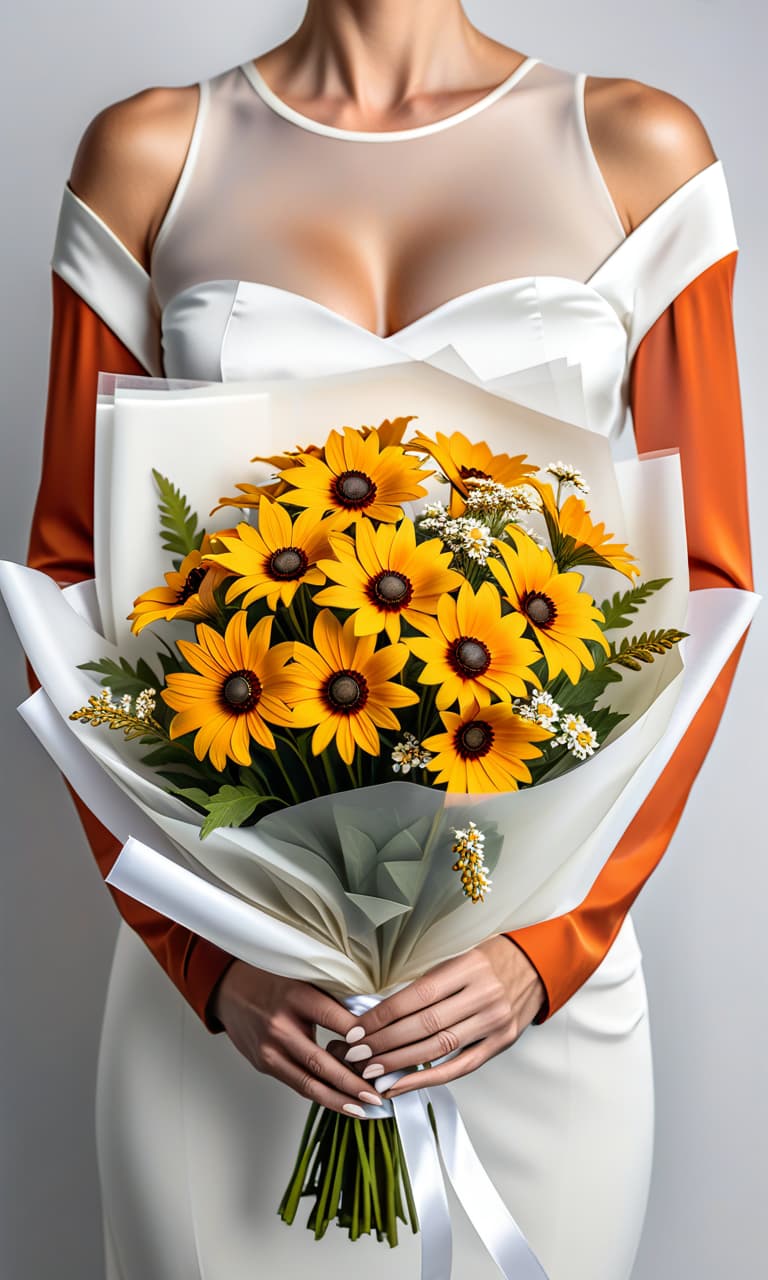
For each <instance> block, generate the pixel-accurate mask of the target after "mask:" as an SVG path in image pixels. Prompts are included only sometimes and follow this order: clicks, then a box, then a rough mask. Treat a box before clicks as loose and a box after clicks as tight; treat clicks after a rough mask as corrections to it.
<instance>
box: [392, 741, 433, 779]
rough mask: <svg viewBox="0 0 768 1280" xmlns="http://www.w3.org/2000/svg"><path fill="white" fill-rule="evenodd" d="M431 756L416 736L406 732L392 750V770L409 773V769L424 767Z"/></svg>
mask: <svg viewBox="0 0 768 1280" xmlns="http://www.w3.org/2000/svg"><path fill="white" fill-rule="evenodd" d="M431 759H432V756H431V755H430V753H429V751H425V750H424V748H423V746H422V745H421V743H420V742H419V740H418V738H416V737H414V735H413V734H412V733H406V734H405V736H404V738H403V740H402V742H398V743H397V745H396V747H395V749H394V751H393V752H392V761H393V763H392V772H393V773H410V771H411V769H425V768H426V766H427V765H428V764H429V762H430V760H431Z"/></svg>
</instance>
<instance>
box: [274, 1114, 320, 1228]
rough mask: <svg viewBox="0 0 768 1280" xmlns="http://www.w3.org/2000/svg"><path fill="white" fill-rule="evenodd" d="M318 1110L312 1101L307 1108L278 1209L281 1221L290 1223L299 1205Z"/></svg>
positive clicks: (312, 1145) (312, 1143) (312, 1144)
mask: <svg viewBox="0 0 768 1280" xmlns="http://www.w3.org/2000/svg"><path fill="white" fill-rule="evenodd" d="M319 1111H320V1104H319V1103H317V1102H313V1103H312V1106H311V1107H310V1109H309V1115H308V1116H307V1123H306V1124H305V1125H304V1132H303V1134H302V1135H301V1142H300V1143H299V1152H298V1155H297V1157H296V1163H295V1165H294V1166H293V1172H292V1174H291V1177H290V1181H289V1183H288V1188H287V1190H286V1193H285V1195H284V1196H283V1199H282V1201H281V1203H280V1208H279V1210H278V1212H279V1214H280V1217H281V1218H282V1219H283V1222H288V1223H291V1222H293V1220H294V1218H295V1217H296V1210H297V1209H298V1207H299V1200H300V1198H301V1192H302V1188H303V1185H304V1175H305V1173H306V1171H307V1166H308V1164H309V1158H310V1155H311V1154H312V1148H313V1147H314V1139H313V1140H310V1134H311V1133H312V1129H313V1127H314V1123H315V1120H316V1119H317V1115H318V1112H319Z"/></svg>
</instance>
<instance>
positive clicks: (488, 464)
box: [406, 431, 537, 516]
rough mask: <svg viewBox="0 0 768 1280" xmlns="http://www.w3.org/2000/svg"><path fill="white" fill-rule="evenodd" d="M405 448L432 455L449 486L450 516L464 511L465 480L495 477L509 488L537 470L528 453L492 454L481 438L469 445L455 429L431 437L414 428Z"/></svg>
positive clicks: (497, 481) (498, 482)
mask: <svg viewBox="0 0 768 1280" xmlns="http://www.w3.org/2000/svg"><path fill="white" fill-rule="evenodd" d="M406 448H408V449H419V450H420V451H421V452H422V453H427V454H429V456H430V458H434V460H435V462H436V463H437V464H438V466H439V467H440V470H441V471H442V473H443V475H444V476H445V477H446V479H447V480H448V481H449V482H450V485H451V498H450V502H449V504H448V511H449V514H450V515H452V516H459V515H461V513H462V511H463V510H464V500H465V499H466V498H467V497H468V495H469V486H468V485H467V483H466V482H467V480H468V479H470V478H471V477H476V478H477V479H478V480H495V481H496V483H497V484H501V485H504V487H505V488H512V486H514V485H516V484H520V483H521V482H522V481H524V480H526V479H527V477H528V476H529V475H531V474H532V473H533V472H535V471H536V470H537V468H536V467H535V466H533V465H532V464H531V463H528V462H525V461H524V459H525V458H526V457H527V454H525V453H519V454H516V455H514V456H513V457H509V455H508V454H506V453H492V452H491V450H490V449H489V448H488V445H487V444H484V443H483V442H482V441H480V442H479V443H478V444H472V443H471V442H470V441H469V440H468V439H467V437H466V436H464V435H462V434H461V432H460V431H454V432H453V434H452V435H450V436H446V435H443V434H442V432H440V431H438V432H437V433H436V435H435V437H434V439H432V438H431V437H430V436H425V435H423V434H422V432H421V431H417V432H416V435H415V436H413V438H412V439H411V440H409V441H408V444H407V446H406Z"/></svg>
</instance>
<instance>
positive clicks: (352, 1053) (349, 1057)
mask: <svg viewBox="0 0 768 1280" xmlns="http://www.w3.org/2000/svg"><path fill="white" fill-rule="evenodd" d="M372 1056H373V1050H372V1049H369V1048H368V1045H367V1044H355V1045H353V1046H352V1048H351V1049H347V1052H346V1053H345V1054H344V1061H345V1062H365V1059H366V1058H370V1057H372Z"/></svg>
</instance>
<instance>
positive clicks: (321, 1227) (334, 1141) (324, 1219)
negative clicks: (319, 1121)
mask: <svg viewBox="0 0 768 1280" xmlns="http://www.w3.org/2000/svg"><path fill="white" fill-rule="evenodd" d="M333 1117H334V1118H333V1134H332V1137H331V1150H330V1154H329V1156H328V1163H327V1164H326V1166H325V1174H324V1177H323V1184H322V1187H321V1188H320V1198H319V1200H318V1202H317V1214H316V1219H315V1239H316V1240H320V1239H322V1237H323V1236H324V1235H325V1233H326V1230H327V1229H328V1222H329V1217H328V1216H327V1214H326V1206H327V1204H328V1197H329V1195H330V1191H331V1183H332V1181H333V1177H334V1174H335V1169H336V1165H335V1159H336V1149H337V1146H338V1140H339V1126H340V1125H341V1124H342V1123H343V1121H342V1119H341V1117H340V1116H339V1114H338V1112H334V1113H333Z"/></svg>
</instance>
